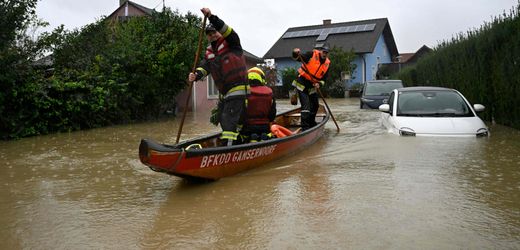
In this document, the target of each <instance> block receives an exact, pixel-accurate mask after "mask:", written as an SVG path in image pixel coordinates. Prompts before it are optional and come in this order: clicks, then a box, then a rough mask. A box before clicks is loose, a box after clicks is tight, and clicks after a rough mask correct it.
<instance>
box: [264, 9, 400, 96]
mask: <svg viewBox="0 0 520 250" xmlns="http://www.w3.org/2000/svg"><path fill="white" fill-rule="evenodd" d="M323 43H327V44H328V45H329V47H331V48H332V47H340V48H342V49H343V50H344V51H353V52H354V53H355V54H356V57H355V59H354V61H353V64H355V65H356V66H355V69H354V71H353V72H347V73H350V79H348V80H345V88H346V89H349V88H350V87H351V86H352V85H354V84H356V83H359V84H361V83H363V82H365V81H368V80H375V79H376V73H377V70H378V68H379V65H381V64H383V63H390V62H392V61H393V60H394V59H395V58H396V56H398V55H399V53H398V51H397V46H396V44H395V40H394V36H393V34H392V30H391V29H390V24H389V22H388V19H387V18H379V19H370V20H362V21H353V22H342V23H332V21H331V20H330V19H326V20H323V23H322V24H320V25H312V26H302V27H292V28H289V29H287V31H285V33H284V34H283V35H282V36H281V37H280V38H279V39H278V41H276V43H275V44H274V45H273V46H272V47H271V48H270V49H269V50H268V51H267V53H266V54H265V55H264V59H274V60H275V63H276V67H277V70H278V72H281V71H282V70H283V69H285V68H288V67H294V68H296V67H299V66H300V64H299V63H298V62H296V61H294V60H293V59H292V58H291V53H292V49H293V48H300V49H301V50H302V51H309V50H312V49H313V48H314V47H315V46H316V45H318V44H323ZM332 63H334V62H332ZM279 79H281V78H279ZM279 84H281V82H279Z"/></svg>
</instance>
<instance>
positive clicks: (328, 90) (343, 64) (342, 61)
mask: <svg viewBox="0 0 520 250" xmlns="http://www.w3.org/2000/svg"><path fill="white" fill-rule="evenodd" d="M355 56H356V54H355V53H354V52H353V51H349V52H346V51H344V50H343V49H341V48H339V47H336V46H334V47H333V48H332V49H331V50H330V52H329V58H330V61H331V64H330V67H329V71H328V78H327V83H326V84H325V86H323V94H324V95H328V96H331V97H344V93H345V83H344V80H342V79H341V74H342V72H345V73H347V74H352V71H354V69H355V68H354V67H355V65H353V64H352V61H353V60H354V57H355Z"/></svg>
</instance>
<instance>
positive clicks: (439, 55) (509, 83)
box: [397, 5, 520, 129]
mask: <svg viewBox="0 0 520 250" xmlns="http://www.w3.org/2000/svg"><path fill="white" fill-rule="evenodd" d="M519 11H520V5H517V7H516V8H515V9H513V10H511V11H510V13H509V14H506V13H504V14H503V15H501V16H499V17H496V18H494V19H493V20H492V22H489V23H485V24H484V25H482V26H481V27H480V28H479V29H478V30H471V31H468V32H466V33H465V34H463V33H461V34H459V35H457V36H456V37H454V38H452V39H451V41H444V42H442V43H440V44H439V45H438V46H437V47H436V48H435V49H434V51H433V52H432V53H430V54H429V55H427V56H425V57H424V58H422V59H421V60H419V62H418V63H417V64H416V65H415V66H413V67H408V68H405V69H403V70H402V71H401V72H400V73H399V74H398V75H397V78H399V79H401V80H403V82H404V83H405V85H406V86H417V85H421V86H425V85H428V86H442V87H449V88H454V89H457V90H459V91H460V92H461V93H463V94H464V95H465V96H466V98H468V99H469V101H470V102H471V103H481V104H483V105H485V106H486V111H485V112H484V113H483V114H482V116H483V118H484V119H485V120H487V121H492V120H494V121H495V122H497V123H499V124H502V125H506V126H510V127H514V128H517V129H520V98H519V97H520V18H519Z"/></svg>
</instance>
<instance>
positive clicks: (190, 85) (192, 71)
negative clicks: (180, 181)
mask: <svg viewBox="0 0 520 250" xmlns="http://www.w3.org/2000/svg"><path fill="white" fill-rule="evenodd" d="M207 19H208V17H206V16H204V21H202V27H201V28H200V31H199V43H198V45H197V52H196V53H195V62H193V68H192V69H191V73H195V69H196V68H197V63H198V62H199V55H200V50H201V47H202V36H203V34H204V28H205V27H206V20H207ZM192 88H193V82H192V81H188V97H187V98H186V105H184V111H183V113H182V120H181V124H180V125H179V131H178V132H177V139H176V140H175V144H178V143H179V138H181V133H182V126H184V119H186V111H187V110H188V105H189V104H190V98H191V90H192Z"/></svg>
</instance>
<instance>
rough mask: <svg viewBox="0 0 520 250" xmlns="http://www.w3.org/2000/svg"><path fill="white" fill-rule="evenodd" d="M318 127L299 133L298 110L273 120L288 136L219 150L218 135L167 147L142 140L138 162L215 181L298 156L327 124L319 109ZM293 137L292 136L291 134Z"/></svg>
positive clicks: (157, 168) (183, 176)
mask: <svg viewBox="0 0 520 250" xmlns="http://www.w3.org/2000/svg"><path fill="white" fill-rule="evenodd" d="M316 119H317V120H319V121H317V123H318V124H317V125H316V126H314V127H313V128H311V129H308V130H306V131H303V132H299V131H300V108H297V109H293V110H289V111H287V112H283V113H281V114H278V115H277V116H276V119H275V121H274V123H275V124H278V125H280V126H283V128H287V129H288V130H290V132H289V134H290V135H288V136H285V137H281V138H274V139H270V140H266V141H260V142H253V143H247V144H241V145H233V146H219V145H222V144H223V142H222V141H221V140H220V139H219V137H220V133H214V134H210V135H206V136H203V137H199V138H195V139H190V140H187V141H184V142H181V143H179V144H177V145H166V144H160V143H157V142H154V141H152V140H150V139H142V140H141V144H140V145H139V158H140V159H141V162H142V163H143V164H145V165H147V166H149V167H150V168H151V169H152V170H154V171H158V172H164V173H167V174H171V175H175V176H179V177H182V178H186V179H209V180H218V179H220V178H222V177H226V176H231V175H234V174H237V173H239V172H242V171H244V170H247V169H251V168H255V167H259V166H261V165H262V164H263V163H265V162H268V161H271V160H274V159H277V158H280V157H282V156H285V155H288V154H291V153H293V152H297V151H298V150H300V149H302V148H304V147H307V146H309V145H310V144H312V143H314V142H315V141H316V140H318V139H319V138H320V137H321V136H322V135H323V131H324V128H325V123H327V121H328V120H329V113H328V112H327V111H326V109H325V108H323V106H321V105H320V107H319V110H318V114H317V115H316ZM291 133H292V134H291Z"/></svg>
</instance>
